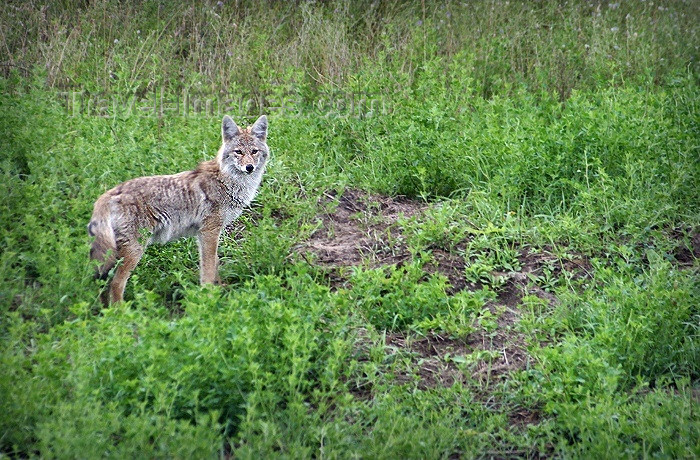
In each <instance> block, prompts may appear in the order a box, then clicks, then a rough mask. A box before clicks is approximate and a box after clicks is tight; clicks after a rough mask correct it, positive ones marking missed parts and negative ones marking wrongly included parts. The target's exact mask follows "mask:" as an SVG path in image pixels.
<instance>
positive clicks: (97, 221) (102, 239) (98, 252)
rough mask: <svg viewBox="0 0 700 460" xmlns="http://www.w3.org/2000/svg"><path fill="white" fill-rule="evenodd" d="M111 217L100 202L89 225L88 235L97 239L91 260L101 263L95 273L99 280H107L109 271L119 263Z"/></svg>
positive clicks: (92, 248) (94, 242)
mask: <svg viewBox="0 0 700 460" xmlns="http://www.w3.org/2000/svg"><path fill="white" fill-rule="evenodd" d="M109 217H110V216H109V210H108V209H105V207H104V206H100V203H99V202H98V203H96V204H95V212H93V214H92V219H91V220H90V223H89V224H88V234H89V235H90V236H94V237H95V240H94V241H93V242H92V247H91V248H90V259H91V260H97V261H99V262H100V266H99V267H97V270H96V272H95V278H98V279H107V276H108V275H109V271H110V270H111V269H112V268H113V267H114V265H115V264H116V263H117V241H116V238H115V236H114V229H113V228H112V224H111V222H110V218H109Z"/></svg>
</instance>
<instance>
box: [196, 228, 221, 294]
mask: <svg viewBox="0 0 700 460" xmlns="http://www.w3.org/2000/svg"><path fill="white" fill-rule="evenodd" d="M221 227H222V223H221V220H220V219H215V218H211V219H208V220H206V221H205V222H204V223H203V224H202V228H201V229H200V231H199V234H198V242H199V282H200V283H202V284H205V283H215V282H217V280H219V256H218V254H217V250H218V247H219V235H220V234H221Z"/></svg>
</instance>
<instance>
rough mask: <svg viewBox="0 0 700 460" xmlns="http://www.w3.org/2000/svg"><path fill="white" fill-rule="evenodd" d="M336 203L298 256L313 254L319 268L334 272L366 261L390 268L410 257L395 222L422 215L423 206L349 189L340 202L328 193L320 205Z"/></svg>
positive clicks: (398, 198) (414, 202) (301, 248)
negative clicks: (324, 267)
mask: <svg viewBox="0 0 700 460" xmlns="http://www.w3.org/2000/svg"><path fill="white" fill-rule="evenodd" d="M336 199H338V205H337V207H336V208H335V210H334V211H333V212H328V213H324V214H321V215H320V216H319V217H320V219H321V224H322V225H321V228H319V229H318V230H316V231H315V232H314V233H313V234H312V235H311V237H310V238H309V240H308V241H307V242H306V243H305V244H304V245H303V246H302V247H300V248H299V252H301V253H302V254H304V253H312V254H314V255H315V257H316V261H315V262H316V263H317V264H319V265H322V266H326V267H333V268H334V267H347V266H352V265H358V264H360V263H361V262H362V261H363V260H366V259H369V260H370V261H371V265H372V266H379V265H389V264H395V263H400V262H402V261H405V260H407V259H408V258H409V257H410V254H409V253H408V251H407V249H406V245H405V244H404V243H403V239H402V238H401V235H400V231H399V230H398V228H397V227H396V222H397V221H398V219H399V218H400V217H402V216H404V217H410V216H413V215H415V214H418V213H420V212H422V211H423V210H424V209H425V208H426V205H425V204H424V203H421V202H418V201H415V200H410V199H408V198H404V197H397V198H391V197H385V196H381V195H371V194H369V193H366V192H363V191H360V190H355V189H346V190H345V191H344V192H343V194H342V195H341V196H340V197H339V198H338V197H337V195H336V194H335V192H328V193H326V200H325V202H324V203H321V204H322V205H323V206H324V207H328V206H329V204H330V203H332V202H333V201H335V200H336Z"/></svg>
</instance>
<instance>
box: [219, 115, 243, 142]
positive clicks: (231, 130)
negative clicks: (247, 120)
mask: <svg viewBox="0 0 700 460" xmlns="http://www.w3.org/2000/svg"><path fill="white" fill-rule="evenodd" d="M240 133H241V132H240V131H239V130H238V126H236V123H234V122H233V119H232V118H231V117H229V116H228V115H224V121H222V122H221V137H223V138H224V142H227V141H230V140H231V139H233V138H234V137H236V136H238V135H239V134H240Z"/></svg>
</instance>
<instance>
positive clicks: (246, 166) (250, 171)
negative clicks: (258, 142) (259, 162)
mask: <svg viewBox="0 0 700 460" xmlns="http://www.w3.org/2000/svg"><path fill="white" fill-rule="evenodd" d="M254 169H255V166H253V165H245V170H246V171H248V174H250V173H252V172H253V170H254Z"/></svg>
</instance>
